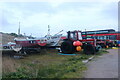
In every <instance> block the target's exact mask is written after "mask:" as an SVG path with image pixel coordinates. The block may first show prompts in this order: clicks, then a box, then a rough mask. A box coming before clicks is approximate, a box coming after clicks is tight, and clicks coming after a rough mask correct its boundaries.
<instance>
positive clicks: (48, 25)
mask: <svg viewBox="0 0 120 80" xmlns="http://www.w3.org/2000/svg"><path fill="white" fill-rule="evenodd" d="M47 35H48V36H50V26H49V25H48V34H47Z"/></svg>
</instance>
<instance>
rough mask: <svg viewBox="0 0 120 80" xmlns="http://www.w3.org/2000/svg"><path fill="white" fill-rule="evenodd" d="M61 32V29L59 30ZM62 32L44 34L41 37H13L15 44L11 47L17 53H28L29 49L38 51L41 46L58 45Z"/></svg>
mask: <svg viewBox="0 0 120 80" xmlns="http://www.w3.org/2000/svg"><path fill="white" fill-rule="evenodd" d="M60 32H62V31H60ZM61 37H62V34H55V35H53V36H52V35H49V34H48V35H46V36H45V37H41V38H32V39H31V38H15V39H14V41H15V43H16V45H15V46H12V49H13V50H14V51H16V52H18V53H24V54H26V53H28V52H30V51H37V52H40V51H41V49H42V48H46V47H56V46H57V47H58V46H60V45H59V41H60V40H61Z"/></svg>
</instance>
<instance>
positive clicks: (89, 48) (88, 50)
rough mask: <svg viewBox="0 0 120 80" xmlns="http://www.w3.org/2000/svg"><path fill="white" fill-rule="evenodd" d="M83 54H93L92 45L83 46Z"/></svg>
mask: <svg viewBox="0 0 120 80" xmlns="http://www.w3.org/2000/svg"><path fill="white" fill-rule="evenodd" d="M83 52H84V53H85V54H87V55H88V54H95V47H94V46H93V45H92V44H84V47H83Z"/></svg>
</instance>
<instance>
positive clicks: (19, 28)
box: [18, 22, 20, 35]
mask: <svg viewBox="0 0 120 80" xmlns="http://www.w3.org/2000/svg"><path fill="white" fill-rule="evenodd" d="M18 35H20V22H19V28H18Z"/></svg>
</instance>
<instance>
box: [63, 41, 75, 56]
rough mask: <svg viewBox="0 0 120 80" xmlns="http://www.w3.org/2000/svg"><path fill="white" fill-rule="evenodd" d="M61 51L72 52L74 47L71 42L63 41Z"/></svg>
mask: <svg viewBox="0 0 120 80" xmlns="http://www.w3.org/2000/svg"><path fill="white" fill-rule="evenodd" d="M61 51H62V52H63V53H65V54H69V53H74V52H75V47H74V46H73V42H71V41H65V42H63V43H62V44H61Z"/></svg>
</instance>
